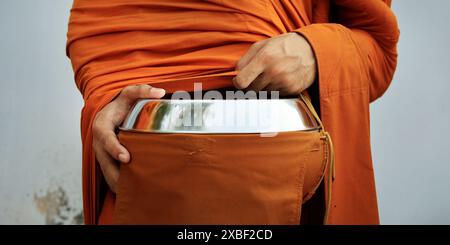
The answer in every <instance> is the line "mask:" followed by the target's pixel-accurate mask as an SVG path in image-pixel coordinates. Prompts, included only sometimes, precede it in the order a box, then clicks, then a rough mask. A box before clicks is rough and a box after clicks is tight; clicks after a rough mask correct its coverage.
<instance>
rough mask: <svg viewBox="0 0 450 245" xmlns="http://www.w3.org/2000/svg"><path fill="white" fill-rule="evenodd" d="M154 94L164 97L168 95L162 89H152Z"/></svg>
mask: <svg viewBox="0 0 450 245" xmlns="http://www.w3.org/2000/svg"><path fill="white" fill-rule="evenodd" d="M152 92H154V93H156V94H158V95H161V96H163V95H164V94H165V93H166V90H164V89H162V88H152Z"/></svg>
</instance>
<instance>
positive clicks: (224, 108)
mask: <svg viewBox="0 0 450 245" xmlns="http://www.w3.org/2000/svg"><path fill="white" fill-rule="evenodd" d="M120 129H121V130H124V131H137V132H148V133H192V134H225V133H231V134H239V133H275V132H288V131H307V130H317V129H318V123H317V122H316V120H315V119H314V117H313V115H312V114H311V112H310V111H309V110H308V108H307V107H306V105H305V104H304V102H303V101H302V100H300V99H276V100H272V99H266V100H257V99H254V100H140V101H138V102H137V103H136V104H135V105H134V107H133V108H132V110H131V111H130V113H129V114H128V116H127V118H126V120H125V121H124V123H123V125H122V127H121V128H120Z"/></svg>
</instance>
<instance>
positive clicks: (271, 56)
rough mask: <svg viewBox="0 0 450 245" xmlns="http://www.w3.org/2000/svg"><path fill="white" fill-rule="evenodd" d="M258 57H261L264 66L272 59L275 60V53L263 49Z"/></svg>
mask: <svg viewBox="0 0 450 245" xmlns="http://www.w3.org/2000/svg"><path fill="white" fill-rule="evenodd" d="M259 55H260V57H261V60H262V61H263V62H264V63H266V64H267V63H270V62H271V61H273V59H275V58H276V55H275V53H274V52H273V51H272V49H270V48H263V49H262V50H261V52H260V54H259Z"/></svg>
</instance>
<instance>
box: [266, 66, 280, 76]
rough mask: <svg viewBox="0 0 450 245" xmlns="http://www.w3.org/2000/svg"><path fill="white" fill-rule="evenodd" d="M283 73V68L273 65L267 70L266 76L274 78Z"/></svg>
mask: <svg viewBox="0 0 450 245" xmlns="http://www.w3.org/2000/svg"><path fill="white" fill-rule="evenodd" d="M282 72H283V67H281V66H280V65H273V66H270V67H268V68H267V75H269V76H272V77H273V76H276V75H279V74H282Z"/></svg>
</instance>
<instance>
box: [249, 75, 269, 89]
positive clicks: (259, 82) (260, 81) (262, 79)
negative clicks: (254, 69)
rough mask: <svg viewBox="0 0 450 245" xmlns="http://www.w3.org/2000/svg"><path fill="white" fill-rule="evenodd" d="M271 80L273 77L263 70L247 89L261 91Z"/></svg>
mask: <svg viewBox="0 0 450 245" xmlns="http://www.w3.org/2000/svg"><path fill="white" fill-rule="evenodd" d="M270 81H271V78H270V77H269V76H268V75H266V74H265V73H264V72H263V73H261V74H260V75H259V76H258V77H257V78H256V79H255V80H254V81H253V82H252V83H251V84H250V85H249V86H248V87H247V90H253V91H256V92H258V91H261V90H263V89H264V88H265V87H267V85H268V84H269V83H270Z"/></svg>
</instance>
